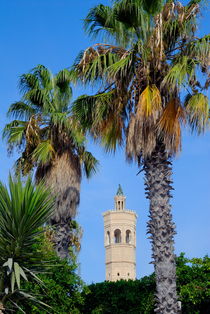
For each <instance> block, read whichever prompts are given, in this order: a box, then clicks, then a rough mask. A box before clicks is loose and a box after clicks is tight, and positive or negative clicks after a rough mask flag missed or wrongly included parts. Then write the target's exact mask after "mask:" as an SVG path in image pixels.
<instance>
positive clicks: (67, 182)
mask: <svg viewBox="0 0 210 314" xmlns="http://www.w3.org/2000/svg"><path fill="white" fill-rule="evenodd" d="M36 178H37V180H38V181H39V180H40V179H44V181H45V183H46V185H47V186H49V187H50V188H51V189H52V191H53V192H54V194H55V196H56V206H55V207H56V208H55V212H54V215H53V216H52V218H51V220H50V224H51V225H52V226H53V227H54V229H55V232H54V243H55V250H56V252H57V254H58V256H60V257H61V258H68V257H69V247H70V246H72V245H73V243H72V242H73V241H72V239H73V237H74V233H75V230H73V229H72V227H71V221H72V219H73V218H74V217H75V216H76V213H77V207H78V205H79V201H80V182H81V167H80V163H79V160H78V157H77V156H74V155H72V154H70V153H63V154H62V155H60V156H57V157H56V159H55V160H54V161H53V163H52V164H51V165H50V166H49V167H48V168H47V166H43V167H40V168H39V169H37V173H36Z"/></svg>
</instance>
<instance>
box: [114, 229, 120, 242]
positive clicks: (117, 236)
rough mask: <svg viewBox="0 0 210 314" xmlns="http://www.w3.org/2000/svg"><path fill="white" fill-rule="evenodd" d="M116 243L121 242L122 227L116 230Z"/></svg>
mask: <svg viewBox="0 0 210 314" xmlns="http://www.w3.org/2000/svg"><path fill="white" fill-rule="evenodd" d="M114 243H121V231H120V229H116V230H115V231H114Z"/></svg>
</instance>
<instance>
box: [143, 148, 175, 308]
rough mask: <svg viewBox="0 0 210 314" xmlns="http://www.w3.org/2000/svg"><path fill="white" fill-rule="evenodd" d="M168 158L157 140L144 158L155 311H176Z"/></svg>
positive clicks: (170, 172)
mask: <svg viewBox="0 0 210 314" xmlns="http://www.w3.org/2000/svg"><path fill="white" fill-rule="evenodd" d="M171 174H172V170H171V162H170V161H169V158H168V156H167V153H166V151H165V146H164V145H163V144H162V143H158V144H157V146H156V148H155V150H154V152H153V153H152V155H151V157H149V158H147V159H146V160H145V177H146V180H145V185H146V191H147V192H146V194H147V198H148V199H149V200H150V215H149V217H150V220H149V222H148V233H149V234H151V236H150V237H149V238H150V239H151V243H152V257H153V259H154V261H153V263H154V267H155V276H156V300H157V304H156V309H155V312H156V313H161V314H166V313H171V314H176V313H179V310H178V303H177V293H176V263H175V255H174V234H175V225H174V223H173V222H172V214H171V205H170V197H171V195H170V191H171V190H172V187H171V183H172V181H171Z"/></svg>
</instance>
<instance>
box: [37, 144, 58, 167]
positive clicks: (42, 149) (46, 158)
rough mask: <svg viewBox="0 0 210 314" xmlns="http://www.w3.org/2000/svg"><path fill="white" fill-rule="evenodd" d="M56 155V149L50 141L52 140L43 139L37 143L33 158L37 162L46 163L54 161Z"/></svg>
mask: <svg viewBox="0 0 210 314" xmlns="http://www.w3.org/2000/svg"><path fill="white" fill-rule="evenodd" d="M54 155H55V150H54V148H53V146H52V144H51V143H50V141H49V140H48V141H43V142H41V143H39V144H38V145H37V147H36V148H35V150H34V152H33V155H32V159H33V160H34V161H35V162H36V163H41V164H46V163H49V162H50V161H52V159H53V156H54Z"/></svg>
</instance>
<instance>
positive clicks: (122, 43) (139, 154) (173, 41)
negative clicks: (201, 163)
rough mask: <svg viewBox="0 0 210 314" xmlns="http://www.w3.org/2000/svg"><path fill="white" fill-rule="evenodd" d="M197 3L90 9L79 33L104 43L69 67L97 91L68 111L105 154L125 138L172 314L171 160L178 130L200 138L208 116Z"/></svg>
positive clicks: (165, 306)
mask: <svg viewBox="0 0 210 314" xmlns="http://www.w3.org/2000/svg"><path fill="white" fill-rule="evenodd" d="M199 2H200V1H199V0H192V1H190V2H189V3H188V4H187V5H185V6H184V5H182V4H181V3H180V2H177V1H171V0H170V1H158V0H157V1H143V0H118V1H115V2H114V3H113V5H112V6H111V7H110V6H104V5H102V4H100V5H98V6H96V7H94V8H93V9H91V10H90V12H89V14H88V15H87V18H86V19H85V29H86V31H87V33H88V34H89V35H92V36H94V37H97V36H98V35H102V38H105V39H106V40H107V41H106V43H105V44H103V43H97V44H95V45H93V46H91V47H89V48H87V49H86V50H85V51H84V52H82V53H81V54H80V55H79V56H78V59H77V60H76V62H75V65H74V71H76V75H75V72H74V75H75V79H77V80H78V81H80V82H82V83H84V84H88V83H90V84H95V86H96V87H97V88H98V92H97V93H96V94H95V95H83V96H81V97H79V98H78V99H77V100H76V101H75V102H74V106H73V111H74V114H75V115H76V116H77V118H78V119H79V121H82V122H83V127H84V129H89V131H90V133H91V134H92V135H93V137H94V138H96V139H97V138H99V139H101V141H102V144H103V145H105V147H106V149H107V150H109V149H115V148H116V146H117V144H119V145H122V144H123V143H124V140H125V141H126V156H127V159H128V160H135V161H137V162H138V165H139V166H140V167H141V169H140V171H142V170H143V171H144V172H145V186H146V188H145V190H146V195H147V198H148V199H149V202H150V209H149V217H150V220H149V222H148V233H149V234H150V237H149V238H150V239H151V242H152V258H153V263H154V267H155V274H156V290H157V293H156V298H157V304H156V312H157V313H177V312H178V311H179V310H178V305H177V304H178V302H177V294H176V267H175V254H174V234H175V225H174V223H173V221H172V214H171V205H170V198H171V197H172V195H171V190H172V189H173V188H172V178H171V174H172V157H173V156H174V155H175V154H176V153H177V152H178V151H180V149H181V125H184V124H186V123H187V124H188V125H189V126H190V127H191V129H192V130H193V131H197V132H198V133H202V132H203V131H204V129H205V126H206V124H207V121H208V118H209V105H208V98H207V96H206V93H205V91H206V90H207V88H208V87H209V85H210V79H209V56H210V36H209V35H206V36H204V37H203V38H198V37H197V36H196V35H195V32H196V29H197V27H196V25H197V24H196V18H197V16H198V15H199V12H200V5H199ZM110 40H111V41H112V43H111V44H109V43H108V42H109V41H110ZM206 77H207V78H206Z"/></svg>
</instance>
